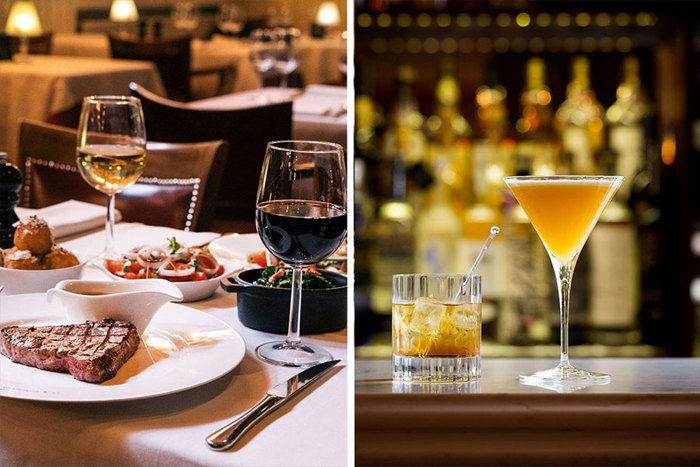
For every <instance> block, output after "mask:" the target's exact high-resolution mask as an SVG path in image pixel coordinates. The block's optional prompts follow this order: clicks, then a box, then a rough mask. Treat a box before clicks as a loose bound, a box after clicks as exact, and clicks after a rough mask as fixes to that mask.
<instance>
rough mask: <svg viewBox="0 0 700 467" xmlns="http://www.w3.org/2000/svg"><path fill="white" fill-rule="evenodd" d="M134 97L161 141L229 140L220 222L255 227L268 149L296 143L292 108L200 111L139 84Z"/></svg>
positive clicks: (133, 86)
mask: <svg viewBox="0 0 700 467" xmlns="http://www.w3.org/2000/svg"><path fill="white" fill-rule="evenodd" d="M129 88H130V89H131V93H132V94H133V95H134V96H136V97H139V98H140V99H141V105H142V106H143V113H144V117H145V120H146V133H147V134H148V137H149V138H154V139H156V140H158V141H170V142H184V141H207V140H211V139H219V138H220V139H225V140H226V141H228V143H229V156H228V159H227V161H226V167H225V168H224V174H223V177H224V181H223V183H222V185H221V190H220V191H219V196H218V197H217V212H216V216H217V218H222V219H228V220H232V221H252V220H253V218H254V215H255V198H256V194H257V189H258V181H259V179H260V171H261V169H262V161H263V158H264V156H265V149H266V147H267V143H268V142H270V141H276V140H284V139H290V138H291V135H292V103H291V102H284V103H279V104H272V105H265V106H261V107H252V108H246V109H236V110H200V109H192V108H190V107H188V106H187V105H186V104H182V103H178V102H173V101H170V100H167V99H163V98H161V97H159V96H157V95H155V94H153V93H152V92H150V91H148V90H146V89H145V88H143V87H141V86H139V85H138V84H136V83H131V84H130V85H129Z"/></svg>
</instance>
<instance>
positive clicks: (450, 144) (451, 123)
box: [426, 59, 471, 210]
mask: <svg viewBox="0 0 700 467" xmlns="http://www.w3.org/2000/svg"><path fill="white" fill-rule="evenodd" d="M460 98H461V92H460V87H459V83H458V82H457V78H456V76H455V70H454V64H453V62H452V61H450V60H447V59H445V60H444V61H443V62H442V63H441V67H440V80H439V81H438V83H437V86H436V87H435V100H436V102H437V108H436V109H435V113H434V114H433V115H431V116H430V117H429V118H428V119H427V120H426V127H427V130H428V135H429V136H430V138H431V143H430V152H429V159H428V165H430V168H431V170H432V171H433V172H436V171H439V172H440V175H439V177H440V178H441V180H442V182H444V183H445V184H446V185H447V191H448V197H449V202H450V204H452V205H453V207H454V208H455V209H457V210H461V209H464V208H465V207H466V204H467V202H468V196H469V193H470V191H469V185H470V183H471V180H470V173H471V171H470V169H469V164H468V162H469V161H468V155H469V145H470V143H469V140H468V139H467V138H468V137H469V136H470V134H471V126H470V125H469V122H468V121H467V119H466V118H464V116H463V115H462V114H461V113H460V111H459V103H460ZM438 164H439V165H440V168H439V169H436V165H438Z"/></svg>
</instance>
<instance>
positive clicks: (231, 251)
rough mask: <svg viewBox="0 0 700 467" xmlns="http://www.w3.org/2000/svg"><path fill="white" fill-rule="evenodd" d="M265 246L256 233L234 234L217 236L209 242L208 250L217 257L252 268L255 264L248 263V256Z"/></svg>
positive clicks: (255, 266)
mask: <svg viewBox="0 0 700 467" xmlns="http://www.w3.org/2000/svg"><path fill="white" fill-rule="evenodd" d="M264 250H265V246H264V245H263V243H262V241H261V240H260V237H259V236H258V234H240V235H239V234H234V235H225V236H223V237H219V238H217V239H216V240H214V241H212V242H211V243H210V244H209V251H211V252H212V254H214V255H215V256H218V257H219V258H224V259H228V260H231V261H235V262H236V263H242V264H240V266H243V267H246V268H249V269H252V268H257V267H258V266H257V265H256V264H250V263H248V256H249V255H252V254H253V253H259V252H260V251H264Z"/></svg>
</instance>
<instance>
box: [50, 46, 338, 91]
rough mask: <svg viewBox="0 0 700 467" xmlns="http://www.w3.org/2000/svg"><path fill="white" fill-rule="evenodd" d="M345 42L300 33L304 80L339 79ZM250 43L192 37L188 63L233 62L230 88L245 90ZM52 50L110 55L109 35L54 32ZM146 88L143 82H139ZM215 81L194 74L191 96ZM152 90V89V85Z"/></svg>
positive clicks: (252, 79) (251, 84)
mask: <svg viewBox="0 0 700 467" xmlns="http://www.w3.org/2000/svg"><path fill="white" fill-rule="evenodd" d="M344 48H345V44H344V43H343V42H341V41H340V40H339V39H337V38H324V39H317V38H312V37H308V36H302V37H301V38H300V40H299V50H300V54H301V58H300V64H299V69H300V71H301V74H302V76H303V78H304V83H305V84H306V85H308V84H317V83H337V82H340V81H341V78H342V76H341V73H340V69H339V67H338V64H339V62H340V59H341V56H342V55H343V54H344ZM250 50H251V48H250V43H249V42H248V40H247V39H238V38H231V37H224V36H219V35H214V36H213V37H212V38H211V39H210V40H202V39H193V40H192V46H191V52H192V53H191V59H190V64H191V67H192V70H195V71H196V70H202V69H211V68H217V67H222V66H228V65H235V66H236V70H237V74H236V81H235V83H234V87H233V91H234V92H240V91H247V90H251V89H256V88H258V87H259V86H260V80H259V78H258V75H257V73H256V72H255V69H254V68H253V65H252V64H251V63H250V59H249V56H250ZM51 53H53V54H55V55H73V56H89V57H109V56H111V53H110V49H109V39H108V37H107V35H106V34H100V33H81V34H76V33H57V34H54V35H53V38H52V43H51ZM139 84H141V85H143V86H145V87H146V88H148V86H146V85H145V84H144V83H139ZM212 89H216V83H215V82H213V81H212V78H208V77H197V78H195V79H193V84H192V94H193V95H194V96H207V95H212ZM151 90H152V89H151Z"/></svg>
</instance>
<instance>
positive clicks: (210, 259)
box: [192, 250, 219, 277]
mask: <svg viewBox="0 0 700 467" xmlns="http://www.w3.org/2000/svg"><path fill="white" fill-rule="evenodd" d="M192 257H193V259H195V260H197V261H198V262H199V270H200V271H201V272H203V273H204V274H206V275H207V277H212V276H213V275H214V274H216V271H218V270H219V262H218V261H217V260H216V258H214V255H212V254H211V253H207V252H206V251H203V250H196V251H195V252H194V254H193V255H192ZM200 258H201V259H204V261H205V262H206V264H211V265H212V266H211V267H207V266H206V265H205V264H203V263H202V261H201V259H200Z"/></svg>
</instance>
